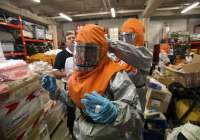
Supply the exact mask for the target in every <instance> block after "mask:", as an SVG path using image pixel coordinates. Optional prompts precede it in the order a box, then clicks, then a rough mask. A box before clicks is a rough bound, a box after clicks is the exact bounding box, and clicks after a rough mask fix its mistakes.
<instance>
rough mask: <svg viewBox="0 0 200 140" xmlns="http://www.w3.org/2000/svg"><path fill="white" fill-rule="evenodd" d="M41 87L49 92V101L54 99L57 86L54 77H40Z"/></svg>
mask: <svg viewBox="0 0 200 140" xmlns="http://www.w3.org/2000/svg"><path fill="white" fill-rule="evenodd" d="M42 87H43V88H44V89H46V90H47V91H48V92H49V95H50V98H51V99H55V98H56V90H57V84H56V78H55V77H52V76H49V75H44V76H43V77H42Z"/></svg>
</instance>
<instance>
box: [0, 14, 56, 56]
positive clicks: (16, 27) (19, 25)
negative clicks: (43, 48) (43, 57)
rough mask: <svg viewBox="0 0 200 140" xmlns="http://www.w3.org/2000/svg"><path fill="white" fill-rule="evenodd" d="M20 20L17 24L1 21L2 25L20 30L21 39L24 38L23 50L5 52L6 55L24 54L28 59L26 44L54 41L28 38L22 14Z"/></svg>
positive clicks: (0, 24) (51, 41)
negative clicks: (25, 33)
mask: <svg viewBox="0 0 200 140" xmlns="http://www.w3.org/2000/svg"><path fill="white" fill-rule="evenodd" d="M18 20H19V24H18V25H15V24H11V23H6V22H0V26H4V27H8V28H9V29H16V30H19V31H20V34H21V40H22V45H23V51H22V52H4V54H5V56H7V57H8V56H9V57H14V56H24V59H26V57H27V55H28V54H27V48H26V44H27V43H28V42H32V43H45V42H49V43H52V44H54V43H53V40H42V39H41V40H38V39H31V38H26V37H25V36H24V33H23V24H22V18H21V16H18Z"/></svg>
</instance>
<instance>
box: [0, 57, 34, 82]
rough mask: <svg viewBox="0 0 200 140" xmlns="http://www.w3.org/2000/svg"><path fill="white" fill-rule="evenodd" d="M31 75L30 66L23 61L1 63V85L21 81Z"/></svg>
mask: <svg viewBox="0 0 200 140" xmlns="http://www.w3.org/2000/svg"><path fill="white" fill-rule="evenodd" d="M30 75H31V71H30V70H29V69H28V65H27V63H26V62H25V61H23V60H7V61H2V62H0V84H1V83H2V82H6V81H12V80H19V79H23V78H25V77H28V76H30Z"/></svg>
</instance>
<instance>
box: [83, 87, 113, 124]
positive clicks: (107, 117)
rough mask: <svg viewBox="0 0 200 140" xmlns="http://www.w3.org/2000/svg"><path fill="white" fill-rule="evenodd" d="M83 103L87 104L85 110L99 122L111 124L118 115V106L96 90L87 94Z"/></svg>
mask: <svg viewBox="0 0 200 140" xmlns="http://www.w3.org/2000/svg"><path fill="white" fill-rule="evenodd" d="M81 103H82V104H83V105H84V106H85V109H84V112H85V113H86V114H87V115H88V116H90V117H91V118H92V120H93V121H95V122H97V123H102V124H111V123H113V122H114V121H115V119H116V117H117V107H116V106H115V105H114V104H113V103H112V102H111V101H110V100H108V99H106V98H104V97H102V96H101V95H99V94H98V93H97V92H96V91H93V92H92V94H85V95H84V99H82V100H81Z"/></svg>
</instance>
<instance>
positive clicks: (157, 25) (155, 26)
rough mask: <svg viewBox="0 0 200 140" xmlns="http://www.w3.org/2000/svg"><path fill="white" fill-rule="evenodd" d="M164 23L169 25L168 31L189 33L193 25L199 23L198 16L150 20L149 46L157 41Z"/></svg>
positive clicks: (191, 31)
mask: <svg viewBox="0 0 200 140" xmlns="http://www.w3.org/2000/svg"><path fill="white" fill-rule="evenodd" d="M164 24H168V25H169V27H170V32H176V31H188V32H189V33H193V27H194V26H195V25H197V24H200V18H192V17H189V18H186V17H185V18H167V19H166V18H159V19H152V20H150V24H149V31H148V41H149V45H150V46H152V45H154V44H158V43H159V41H160V39H161V34H162V27H163V26H164Z"/></svg>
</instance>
